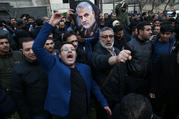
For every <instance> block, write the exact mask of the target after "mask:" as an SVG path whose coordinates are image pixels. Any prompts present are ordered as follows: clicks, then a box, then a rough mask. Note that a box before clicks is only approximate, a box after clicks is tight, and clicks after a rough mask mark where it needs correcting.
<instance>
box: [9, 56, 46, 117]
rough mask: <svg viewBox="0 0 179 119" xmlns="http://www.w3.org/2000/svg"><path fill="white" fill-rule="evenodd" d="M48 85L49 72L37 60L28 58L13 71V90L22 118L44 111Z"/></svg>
mask: <svg viewBox="0 0 179 119" xmlns="http://www.w3.org/2000/svg"><path fill="white" fill-rule="evenodd" d="M47 86H48V78H47V74H46V73H45V72H44V70H43V69H42V68H41V67H40V65H39V64H38V63H37V62H31V61H28V60H27V59H26V60H24V61H23V62H21V63H20V64H19V65H16V66H15V68H14V69H13V72H12V92H13V94H12V95H13V98H14V101H15V102H16V104H17V108H18V113H19V115H20V117H21V119H31V116H33V115H36V114H39V113H42V112H44V102H45V97H46V91H47Z"/></svg>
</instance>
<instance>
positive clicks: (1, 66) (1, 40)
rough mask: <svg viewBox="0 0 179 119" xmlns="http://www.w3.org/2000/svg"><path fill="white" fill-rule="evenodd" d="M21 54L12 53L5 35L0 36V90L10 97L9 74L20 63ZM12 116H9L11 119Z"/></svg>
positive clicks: (17, 52)
mask: <svg viewBox="0 0 179 119" xmlns="http://www.w3.org/2000/svg"><path fill="white" fill-rule="evenodd" d="M21 60H22V54H21V53H20V52H19V51H13V50H12V49H11V48H10V43H9V40H8V36H7V35H0V89H1V90H3V91H4V92H5V93H6V94H8V95H10V96H11V91H12V90H11V73H12V69H13V67H14V66H15V65H16V64H18V63H20V61H21ZM13 116H14V115H12V116H9V117H8V118H10V119H11V118H12V117H13Z"/></svg>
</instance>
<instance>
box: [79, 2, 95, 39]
mask: <svg viewBox="0 0 179 119" xmlns="http://www.w3.org/2000/svg"><path fill="white" fill-rule="evenodd" d="M76 13H77V18H78V19H79V21H80V24H81V30H80V31H82V32H83V34H82V36H83V37H86V38H87V37H93V36H94V35H95V32H96V31H97V28H98V25H97V22H96V18H95V11H94V10H93V7H92V5H91V4H90V3H88V2H80V3H79V4H78V5H77V7H76Z"/></svg>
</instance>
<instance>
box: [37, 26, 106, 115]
mask: <svg viewBox="0 0 179 119" xmlns="http://www.w3.org/2000/svg"><path fill="white" fill-rule="evenodd" d="M53 29H54V27H52V26H51V25H50V24H48V23H45V24H44V25H43V27H42V29H41V31H40V33H39V34H38V36H37V38H36V40H35V42H34V44H33V51H34V53H35V55H36V57H37V59H38V61H39V62H40V64H41V65H42V66H43V67H44V69H45V70H46V71H47V73H48V80H49V82H48V92H47V97H46V101H45V110H47V111H49V112H50V113H51V114H53V115H57V116H66V115H67V114H68V112H69V105H70V96H71V85H70V83H71V82H70V73H71V72H70V68H69V67H68V66H66V65H65V64H64V63H63V62H62V61H61V60H60V59H59V57H58V56H56V55H50V54H49V53H48V52H47V51H46V50H45V49H44V44H45V42H46V40H47V38H48V35H49V34H50V32H51V31H52V30H53ZM75 66H76V68H77V69H78V71H79V72H80V74H81V76H82V78H83V79H84V81H85V84H86V88H87V95H88V104H89V101H90V91H93V93H94V94H95V96H96V97H97V99H98V100H99V101H100V103H101V105H102V106H103V107H104V106H107V105H108V104H107V102H106V100H105V98H104V96H103V95H102V93H101V92H100V89H99V88H98V86H97V84H96V82H95V81H94V80H93V79H92V75H91V69H90V67H89V66H87V65H85V64H80V63H76V64H75Z"/></svg>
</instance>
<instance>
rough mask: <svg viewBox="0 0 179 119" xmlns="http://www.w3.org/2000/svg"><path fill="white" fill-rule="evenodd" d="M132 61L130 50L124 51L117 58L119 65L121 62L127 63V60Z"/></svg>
mask: <svg viewBox="0 0 179 119" xmlns="http://www.w3.org/2000/svg"><path fill="white" fill-rule="evenodd" d="M131 59H132V56H131V51H129V50H122V51H121V52H120V53H119V54H118V56H117V57H116V61H117V62H118V63H119V62H123V63H125V62H126V61H127V60H131Z"/></svg>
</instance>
